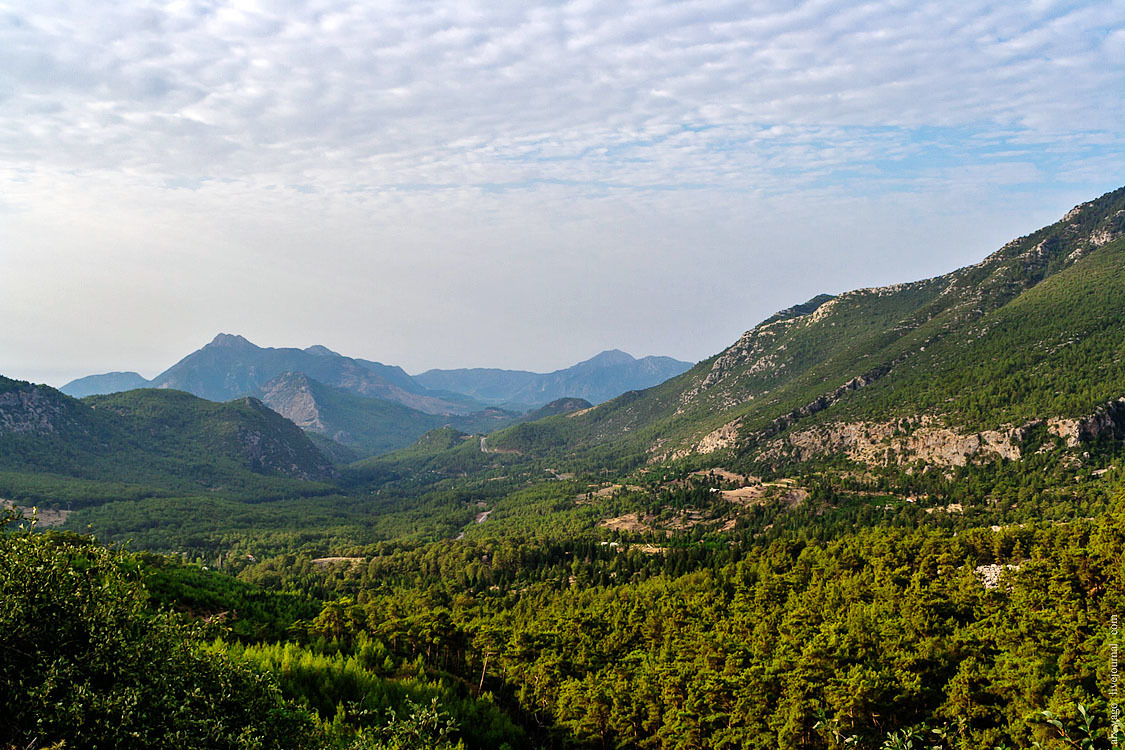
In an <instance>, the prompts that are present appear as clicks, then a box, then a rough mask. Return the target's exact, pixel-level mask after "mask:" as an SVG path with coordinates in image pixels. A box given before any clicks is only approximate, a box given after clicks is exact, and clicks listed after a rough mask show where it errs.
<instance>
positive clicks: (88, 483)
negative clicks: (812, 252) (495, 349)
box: [0, 188, 1125, 750]
mask: <svg viewBox="0 0 1125 750" xmlns="http://www.w3.org/2000/svg"><path fill="white" fill-rule="evenodd" d="M1122 352H1125V188H1123V189H1121V190H1117V191H1114V192H1112V193H1108V194H1106V195H1104V196H1102V197H1100V198H1097V199H1095V200H1092V201H1090V202H1088V203H1084V204H1081V205H1079V206H1077V207H1076V208H1075V209H1074V210H1073V211H1071V212H1070V213H1068V214H1067V215H1066V216H1065V217H1063V218H1062V219H1061V220H1060V221H1059V222H1057V223H1055V224H1052V225H1050V226H1047V227H1044V228H1042V229H1039V230H1036V231H1034V232H1032V233H1031V234H1029V235H1027V236H1025V237H1021V238H1019V239H1016V240H1013V241H1012V242H1010V243H1008V244H1006V245H1004V246H1003V247H1002V248H1001V249H1000V250H998V251H996V252H995V253H993V254H992V255H989V256H988V257H987V258H985V259H984V260H982V261H981V262H979V263H977V264H975V265H972V266H969V267H966V268H961V269H958V270H955V271H952V272H950V273H947V274H944V275H941V276H937V277H934V278H931V279H926V280H922V281H917V282H911V283H903V284H896V285H893V286H886V287H879V288H869V289H859V290H855V291H852V292H845V293H843V294H838V295H834V296H830V295H822V296H818V297H815V298H813V299H812V300H810V301H809V302H807V303H803V304H800V305H795V306H793V307H791V308H788V309H786V310H784V311H782V312H779V313H777V314H776V315H774V316H772V317H770V318H767V319H766V320H764V321H763V322H761V323H759V324H757V325H754V326H753V327H751V328H750V329H748V330H747V331H746V332H745V334H743V335H742V336H741V337H740V338H739V339H738V340H737V341H735V342H734V343H733V344H731V345H730V346H729V347H727V348H726V349H724V350H723V351H721V352H719V353H717V354H715V355H714V356H712V357H709V358H707V359H705V360H703V361H702V362H700V363H698V364H696V365H694V366H689V365H688V364H687V363H676V362H675V361H674V360H669V361H665V360H667V358H647V359H642V360H634V359H633V358H632V357H630V356H629V355H624V354H623V353H621V352H608V353H606V354H603V355H599V356H598V357H595V358H594V359H592V360H589V361H587V362H584V363H581V364H580V365H577V366H575V367H574V368H570V369H569V370H566V371H558V372H556V373H549V374H535V373H528V372H524V371H499V370H449V371H429V372H427V373H423V375H422V376H417V377H411V376H409V375H407V374H406V373H405V372H404V371H402V370H401V369H400V368H395V367H392V366H388V365H383V364H380V363H376V362H372V361H369V360H362V359H353V358H348V357H344V356H342V355H339V354H336V353H334V352H331V351H330V350H328V349H326V348H324V347H310V348H308V349H303V350H302V349H266V348H261V347H257V346H256V345H254V344H251V343H250V342H249V341H247V340H246V339H244V338H242V337H239V336H232V335H227V334H220V335H219V336H218V337H217V338H216V339H215V340H214V341H212V342H211V343H210V344H208V345H207V346H205V347H203V348H202V349H200V350H199V351H197V352H195V353H193V354H190V355H188V357H186V358H184V359H183V360H181V362H179V363H178V364H176V365H174V366H173V367H172V368H170V369H169V370H168V371H166V372H165V373H162V374H161V375H160V376H158V377H157V378H154V379H152V380H144V379H143V378H140V376H137V377H136V378H134V377H132V375H131V374H129V373H107V374H106V375H102V376H94V377H92V378H85V379H83V380H81V381H75V382H74V383H71V384H69V385H68V386H66V387H64V388H63V389H62V390H61V391H59V390H55V389H53V388H50V387H48V386H44V385H35V384H31V383H27V382H23V381H16V380H10V379H6V378H5V379H0V497H4V498H8V500H5V501H4V503H5V507H6V508H8V509H9V510H10V511H12V512H13V513H16V514H17V517H15V518H12V519H11V520H9V522H8V531H7V533H6V534H4V535H3V539H4V544H5V545H6V547H5V548H4V550H3V551H0V552H2V553H3V554H5V555H8V556H9V559H10V560H15V559H17V557H19V555H20V554H24V553H20V552H19V550H21V549H23V550H28V552H26V555H32V554H35V555H42V556H44V557H43V559H45V560H46V559H48V558H49V555H50V551H51V550H52V549H56V550H65V551H66V552H65V554H66V555H69V557H68V558H67V559H80V558H81V559H83V560H85V559H87V558H88V559H89V560H90V561H91V562H89V565H90V566H92V567H91V568H90V569H95V568H96V569H97V570H102V571H103V573H98V575H102V576H103V577H106V580H109V578H113V576H117V575H118V574H120V575H122V576H124V578H122V579H121V580H122V581H123V582H121V583H120V584H115V585H119V587H120V590H121V591H129V592H133V593H129V594H128V596H129V597H133V596H135V597H137V599H136V602H137V603H136V604H135V605H134V604H130V605H129V606H130V607H134V609H133V610H130V611H131V612H134V613H142V612H143V613H147V614H145V615H144V617H149V618H158V620H159V622H165V620H163V619H159V618H169V619H168V622H169V623H179V624H174V625H169V626H168V627H169V628H173V630H175V628H181V627H182V628H184V630H183V632H184V633H189V635H184V636H183V637H184V638H186V639H187V642H191V643H195V644H197V646H196V647H195V648H196V650H194V651H191V652H190V653H192V654H195V656H193V657H192V658H197V657H198V658H203V657H202V656H200V654H205V655H207V656H206V658H208V659H210V658H212V657H213V658H214V659H216V660H217V661H215V662H214V664H217V665H238V666H237V667H230V668H231V669H246V670H251V672H252V673H254V674H265V675H269V677H268V678H267V677H263V678H262V679H263V680H268V681H269V685H272V686H273V687H272V688H269V690H275V692H274V693H269V695H272V696H273V697H268V696H266V697H262V696H263V695H265V694H259V693H256V692H255V693H253V694H254V695H256V696H258V697H256V698H255V699H254V700H256V701H260V703H256V704H254V705H261V706H265V707H266V708H262V711H263V712H264V713H263V714H262V715H267V714H268V713H269V711H281V712H283V713H284V715H285V716H287V717H289V719H287V720H292V722H294V724H293V726H294V727H297V728H295V729H292V734H291V741H292V742H293V746H299V745H300V743H305V745H304V746H310V747H313V746H324V747H340V748H345V747H349V748H350V747H372V748H374V747H423V746H424V747H440V748H453V747H466V748H493V747H504V746H507V747H511V748H517V747H551V748H555V747H557V748H564V747H567V748H569V747H582V748H587V747H588V748H602V747H620V748H634V747H635V748H642V747H660V748H681V747H747V748H763V750H764V749H765V748H776V747H784V748H798V747H800V748H836V747H860V748H888V747H902V748H905V747H916V746H922V745H921V744H915V745H911V744H907V743H908V742H917V743H922V742H923V738H925V743H926V744H925V745H924V746H925V747H936V748H942V749H946V748H948V750H954V748H957V749H958V750H959V749H960V748H968V747H981V748H992V747H1032V746H1035V745H1033V743H1039V744H1038V746H1040V747H1078V746H1081V747H1102V746H1108V745H1107V743H1108V742H1109V739H1110V737H1111V735H1110V732H1111V731H1113V730H1112V729H1111V727H1110V725H1109V723H1108V722H1107V720H1106V717H1107V716H1108V715H1109V713H1108V712H1109V710H1110V702H1111V700H1110V698H1111V696H1110V695H1109V694H1108V693H1107V691H1106V686H1107V685H1108V683H1107V672H1106V669H1107V666H1106V665H1107V663H1108V662H1107V661H1106V652H1105V643H1106V642H1107V640H1106V639H1107V638H1108V637H1109V623H1110V622H1111V618H1112V617H1113V616H1114V615H1115V614H1116V613H1117V612H1118V611H1120V610H1121V608H1122V606H1123V605H1125V601H1123V597H1125V585H1123V581H1122V574H1123V569H1122V567H1121V562H1120V561H1121V559H1122V553H1123V552H1125V504H1123V503H1125V495H1123V494H1122V484H1121V470H1120V467H1121V466H1123V465H1125V406H1123V404H1125V401H1122V399H1123V398H1125V395H1123V394H1125V360H1123V358H1122ZM591 373H600V375H602V376H605V377H603V378H602V379H600V380H598V379H597V378H593V376H592V375H591ZM607 373H609V374H607ZM641 376H643V377H647V378H650V379H651V380H652V381H653V382H648V381H643V380H641V381H637V380H633V379H630V378H636V377H641ZM138 378H139V379H138ZM645 383H647V384H645ZM102 389H105V390H113V391H114V392H112V393H98V392H97V391H99V390H102ZM119 389H120V390H119ZM611 391H612V392H613V394H612V396H610V395H607V394H609V393H610V392H611ZM68 393H70V394H73V395H68ZM76 396H80V398H79V397H76ZM17 506H18V507H17ZM32 506H39V507H40V508H44V509H45V510H44V511H41V512H40V514H39V519H38V528H37V530H34V531H32V530H27V529H26V527H27V526H28V525H29V524H28V522H27V518H26V517H27V515H28V511H27V509H28V508H30V507H32ZM20 512H22V514H23V516H24V518H23V519H21V518H19V517H18V514H19V513H20ZM20 524H23V526H24V527H25V529H24V530H23V531H20V530H18V528H17V527H19V526H20ZM95 539H96V542H95V541H94V540H95ZM52 545H53V546H52ZM102 545H108V548H109V549H108V550H107V549H105V547H103V546H102ZM87 548H89V549H97V550H100V551H98V552H83V551H82V550H84V549H87ZM26 555H25V557H26ZM84 556H85V557H84ZM19 559H21V560H22V559H24V558H23V557H19ZM28 559H30V558H28ZM13 564H14V563H13ZM21 564H22V563H21ZM52 564H53V563H52ZM86 564H87V563H83V565H86ZM65 567H66V566H65V565H64V566H63V568H65ZM60 569H62V568H60ZM74 569H75V570H79V569H82V570H85V569H86V568H83V567H81V566H79V567H78V568H74ZM29 570H30V569H29ZM104 571H117V572H114V573H112V575H111V573H109V572H104ZM122 571H124V572H122ZM31 574H32V573H28V575H31ZM36 575H38V574H36ZM130 576H132V577H130ZM51 580H54V579H51ZM59 580H69V579H66V578H65V576H64V577H63V578H62V579H59ZM113 580H117V578H113ZM128 582H131V583H128ZM127 583H128V585H127ZM43 585H44V586H53V585H56V584H54V583H50V582H48V583H44V584H43ZM57 585H60V586H61V585H62V584H57ZM68 585H69V584H68ZM5 586H8V587H9V588H6V589H4V591H5V592H6V593H5V596H9V595H11V596H14V594H11V593H7V592H11V591H14V590H15V588H16V587H17V586H16V583H15V579H11V580H10V581H9V582H8V583H6V584H5ZM129 586H136V589H135V590H134V589H132V588H129ZM115 590H116V589H115ZM129 601H133V600H132V599H129ZM91 606H93V605H91ZM12 611H13V612H16V610H14V609H13V610H12ZM23 611H24V610H19V612H23ZM29 611H30V610H29ZM90 611H91V612H93V610H90ZM157 613H160V614H157ZM18 616H19V615H18V613H16V614H12V615H10V616H8V617H10V618H17V617H18ZM83 616H89V617H93V615H92V614H89V613H88V614H87V615H83ZM139 616H140V615H139V614H138V617H139ZM142 620H143V618H142ZM153 621H156V620H153ZM4 622H7V621H6V620H4V619H3V618H2V617H0V624H2V623H4ZM12 622H15V620H14V619H13V620H12ZM21 622H22V621H21ZM13 627H14V626H13ZM20 627H24V625H21V626H20ZM28 627H30V626H28ZM137 627H140V626H137ZM145 627H148V626H145ZM161 627H163V626H161ZM192 628H195V630H191V629H192ZM20 632H23V631H20ZM161 632H164V631H161ZM168 632H172V631H168ZM175 632H177V633H179V632H180V631H179V630H175ZM162 637H163V636H162ZM177 637H179V636H177ZM13 658H14V657H13ZM162 658H163V657H162ZM185 658H186V657H185ZM209 663H211V662H209ZM215 668H216V669H227V668H228V667H227V666H221V667H219V666H217V667H215ZM29 669H30V668H29ZM248 673H249V672H248ZM36 674H39V676H38V677H36V678H35V679H38V680H40V681H41V682H40V683H37V684H40V687H36V688H35V689H36V690H40V691H41V692H39V693H35V695H36V696H39V695H43V696H46V695H52V696H55V695H70V694H69V693H66V692H65V690H64V688H62V687H58V688H57V690H59V691H62V692H61V693H52V692H51V690H56V687H54V686H53V683H51V685H48V683H47V680H48V677H46V676H44V675H45V674H46V672H43V673H41V674H40V673H36ZM224 674H226V673H225V672H224ZM76 679H77V678H76ZM223 679H230V680H232V681H235V682H237V681H236V680H235V678H234V677H224V678H223ZM239 679H241V678H239ZM247 679H249V678H247ZM76 684H78V683H76ZM82 684H85V683H82ZM91 684H93V683H91ZM231 684H235V683H234V682H232V683H231ZM238 684H241V683H238ZM255 684H257V683H255ZM262 684H266V683H262ZM44 686H45V687H44ZM84 689H85V688H84ZM90 689H93V688H90ZM169 689H170V690H171V688H169ZM177 689H178V688H177ZM231 689H232V690H234V689H235V688H231ZM263 689H265V688H263ZM238 690H245V691H250V692H252V691H251V689H250V688H249V687H245V686H244V687H240V688H238ZM254 690H257V688H254ZM250 692H247V693H246V694H247V695H249V694H250ZM267 692H268V690H267ZM149 694H155V693H144V695H149ZM138 695H140V693H138ZM21 700H24V699H22V698H21ZM34 700H40V698H35V699H34ZM46 700H47V699H46V698H43V699H42V701H41V702H40V703H36V704H34V706H33V707H32V708H26V711H28V712H34V711H40V712H42V711H45V710H46V709H44V708H43V706H46V705H47V703H46V702H44V701H46ZM66 700H71V698H66V699H65V700H62V699H60V700H55V699H53V698H52V701H53V702H52V703H51V704H50V705H51V706H55V705H56V704H57V705H66ZM138 700H140V698H138ZM169 700H171V699H169ZM28 701H32V703H33V702H34V701H33V700H32V699H27V700H24V703H21V704H20V705H21V706H24V705H25V704H26V705H28V706H30V705H32V703H28ZM270 701H273V702H272V703H271V702H270ZM36 706H37V707H38V708H35V707H36ZM270 706H272V707H273V708H269V707H270ZM20 710H25V709H20ZM208 710H212V709H208ZM214 710H216V711H217V710H218V709H214ZM51 712H54V713H51ZM28 715H30V714H28ZM42 715H43V716H44V717H46V718H43V719H42V721H43V722H44V726H47V727H48V728H50V731H51V732H55V733H56V734H57V736H60V737H62V736H64V734H65V732H64V730H63V729H61V728H60V727H64V726H65V725H66V722H67V721H68V719H67V716H66V714H65V711H64V710H63V709H61V708H60V709H57V710H56V709H55V708H51V710H50V712H47V713H44V714H42ZM208 715H211V714H208ZM216 715H218V714H216ZM21 716H22V714H21ZM407 717H409V718H407ZM1090 717H1094V718H1090ZM412 722H413V723H412ZM4 731H8V730H4ZM216 731H217V730H216ZM263 731H264V730H263ZM411 732H413V733H414V734H409V733H411ZM395 733H400V734H395ZM51 736H55V735H51ZM407 736H409V737H413V738H414V739H413V740H411V741H416V743H420V744H413V745H412V744H409V743H407V744H402V743H400V744H398V745H394V744H393V741H399V740H401V739H402V737H407ZM1113 736H1116V735H1113ZM396 737H397V738H398V739H396ZM1086 740H1089V741H1090V743H1093V744H1090V743H1087V744H1082V743H1084V742H1086ZM402 742H406V740H402ZM364 743H366V744H364ZM458 743H461V744H458ZM895 743H898V744H895Z"/></svg>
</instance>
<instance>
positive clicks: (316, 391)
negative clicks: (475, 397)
mask: <svg viewBox="0 0 1125 750" xmlns="http://www.w3.org/2000/svg"><path fill="white" fill-rule="evenodd" d="M258 395H259V397H260V398H261V399H262V401H263V402H264V403H265V404H266V405H267V406H269V407H270V408H271V409H273V410H274V411H276V412H277V413H278V414H281V415H282V416H284V417H286V418H287V419H289V420H291V421H293V422H294V423H295V424H296V425H297V426H298V427H300V428H302V429H304V430H308V431H310V432H313V433H317V434H320V435H324V436H325V437H328V438H330V439H332V440H334V441H336V442H338V443H340V444H342V445H344V446H347V447H349V448H352V449H354V450H356V451H357V452H358V453H359V454H360V455H362V456H371V455H377V454H380V453H387V452H388V451H392V450H396V449H398V448H404V447H406V446H408V445H410V444H411V443H413V442H414V441H415V440H417V439H418V438H419V437H421V436H422V435H423V434H424V433H426V432H428V431H430V430H433V429H435V428H438V427H443V426H445V425H451V426H454V427H456V428H457V429H459V430H465V431H468V432H492V431H493V430H495V429H498V428H500V427H504V426H506V425H508V424H511V422H512V421H513V419H514V418H515V415H514V414H511V413H509V412H504V411H501V410H499V409H488V410H485V411H482V412H476V413H474V414H469V415H462V416H456V415H453V416H443V415H436V414H427V413H425V412H422V411H418V410H416V409H411V408H409V407H406V406H403V405H402V404H398V403H394V402H392V401H387V400H384V399H378V398H365V397H363V396H357V395H356V394H354V393H351V392H349V391H346V390H344V389H342V388H334V387H332V386H328V385H325V384H323V383H319V382H317V381H316V380H313V379H312V378H310V377H308V376H307V375H305V374H303V373H293V372H287V373H282V374H281V375H279V376H277V377H276V378H274V379H273V380H271V381H269V382H268V383H266V384H265V385H263V386H262V388H261V389H260V390H259V392H258Z"/></svg>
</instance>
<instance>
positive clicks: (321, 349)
mask: <svg viewBox="0 0 1125 750" xmlns="http://www.w3.org/2000/svg"><path fill="white" fill-rule="evenodd" d="M305 354H312V355H313V356H315V357H339V356H340V354H339V353H337V352H334V351H332V350H331V349H329V348H328V347H327V346H321V345H320V344H313V345H312V346H310V347H308V348H307V349H305Z"/></svg>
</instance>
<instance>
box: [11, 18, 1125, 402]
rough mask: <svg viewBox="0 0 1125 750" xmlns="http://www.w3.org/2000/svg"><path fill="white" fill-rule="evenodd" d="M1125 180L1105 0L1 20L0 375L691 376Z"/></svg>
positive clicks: (1120, 35) (1124, 133) (1115, 33)
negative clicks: (616, 353)
mask: <svg viewBox="0 0 1125 750" xmlns="http://www.w3.org/2000/svg"><path fill="white" fill-rule="evenodd" d="M1122 185H1125V0H1111V1H1107V2H1049V1H1044V2H1038V1H1035V0H1032V1H1031V2H1029V1H1028V0H1020V1H1019V2H991V3H990V2H974V3H954V2H949V1H948V0H942V1H940V2H932V1H930V0H873V1H872V2H855V1H854V0H853V1H850V2H835V1H832V0H813V1H810V2H773V1H772V0H760V1H757V2H752V3H747V2H741V1H739V2H727V1H725V0H688V1H683V2H664V1H662V0H616V1H615V2H590V1H589V0H557V1H556V2H532V1H521V2H507V1H505V0H488V1H487V2H479V3H478V2H469V1H466V0H460V1H458V2H427V1H426V0H408V1H407V2H381V1H377V0H376V1H370V2H355V3H350V2H344V1H343V0H310V1H309V2H301V1H299V0H292V1H279V2H265V1H264V0H263V1H262V2H256V1H253V0H237V1H234V2H212V1H210V0H198V1H197V0H178V1H176V2H167V3H159V2H145V1H144V0H129V1H128V2H112V1H109V0H107V1H106V2H97V3H91V2H88V1H87V0H58V1H54V0H27V1H26V2H23V1H20V2H10V1H5V0H0V320H2V321H3V325H2V326H0V374H4V375H6V376H9V377H15V378H19V379H26V380H32V381H35V382H46V383H50V384H53V385H56V386H57V385H62V384H63V383H65V382H67V381H69V380H70V379H72V378H75V377H79V376H82V375H87V374H91V373H96V372H105V371H110V370H136V371H138V372H140V373H141V374H142V375H144V376H146V377H151V376H153V375H155V374H157V373H158V372H160V371H162V370H163V369H165V368H167V367H168V366H170V365H171V364H173V363H174V362H175V361H177V360H178V359H179V358H181V357H182V356H184V355H186V354H188V353H190V352H191V351H193V350H195V349H197V348H199V347H200V346H202V345H204V344H206V343H207V342H208V341H209V340H210V339H211V338H213V337H214V335H215V334H216V333H219V332H226V333H237V334H241V335H243V336H246V337H247V338H248V339H250V340H251V341H253V342H254V343H257V344H259V345H261V346H299V347H306V346H309V345H312V344H323V345H325V346H328V347H329V348H331V349H333V350H336V351H339V352H341V353H343V354H347V355H350V356H355V357H364V358H367V359H374V360H378V361H382V362H386V363H391V364H397V365H401V366H402V367H404V368H405V369H406V370H407V371H408V372H420V371H422V370H425V369H428V368H431V367H476V366H489V367H506V368H518V369H530V370H537V371H549V370H554V369H557V368H561V367H566V366H568V365H570V364H573V363H574V362H577V361H579V360H582V359H586V358H588V357H590V356H592V355H594V354H596V353H597V352H599V351H601V350H603V349H609V348H620V349H624V350H626V351H628V352H630V353H632V354H634V355H637V356H642V355H647V354H662V355H669V356H674V357H677V358H680V359H685V360H690V361H696V360H699V359H702V358H705V357H707V356H710V355H711V354H714V353H717V352H718V351H721V350H722V349H723V348H725V347H726V346H728V345H729V344H731V343H732V342H733V341H734V340H735V339H737V338H738V336H739V335H740V334H741V333H742V332H743V331H745V330H746V329H748V328H751V327H752V326H753V325H754V324H755V323H757V322H759V321H760V320H762V319H764V318H766V317H768V316H769V315H770V314H771V313H773V312H774V311H776V310H778V309H781V308H784V307H788V306H790V305H792V304H794V303H797V302H801V301H804V300H806V299H809V298H811V297H813V296H815V295H816V294H819V293H822V292H828V293H839V292H842V291H846V290H848V289H852V288H857V287H868V286H876V285H882V284H890V283H895V282H902V281H910V280H914V279H919V278H925V277H928V276H933V275H937V274H940V273H944V272H947V271H950V270H952V269H954V268H957V267H960V266H963V265H966V264H969V263H974V262H976V261H978V260H980V259H981V258H983V257H984V256H985V255H987V254H988V253H990V252H992V251H994V250H996V249H997V248H999V247H1000V246H1001V245H1003V244H1004V243H1005V242H1007V241H1008V240H1010V239H1013V238H1015V237H1017V236H1021V235H1024V234H1028V233H1030V232H1031V231H1033V230H1035V229H1036V228H1038V227H1040V226H1043V225H1045V224H1049V223H1051V222H1053V221H1056V220H1057V219H1058V218H1060V217H1061V215H1062V214H1063V213H1065V211H1066V210H1068V209H1069V208H1070V207H1072V206H1074V205H1076V204H1078V203H1080V202H1083V201H1087V200H1091V199H1093V198H1095V197H1097V196H1098V195H1101V194H1102V193H1104V192H1107V191H1109V190H1112V189H1115V188H1117V187H1120V186H1122Z"/></svg>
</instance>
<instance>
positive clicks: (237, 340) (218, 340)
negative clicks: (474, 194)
mask: <svg viewBox="0 0 1125 750" xmlns="http://www.w3.org/2000/svg"><path fill="white" fill-rule="evenodd" d="M208 346H223V347H227V348H230V349H257V348H258V347H257V346H255V345H254V344H252V343H250V342H249V341H247V340H246V339H245V338H243V337H242V336H239V335H238V334H233V333H220V334H219V335H218V336H216V337H215V338H213V339H211V343H210V344H208Z"/></svg>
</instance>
